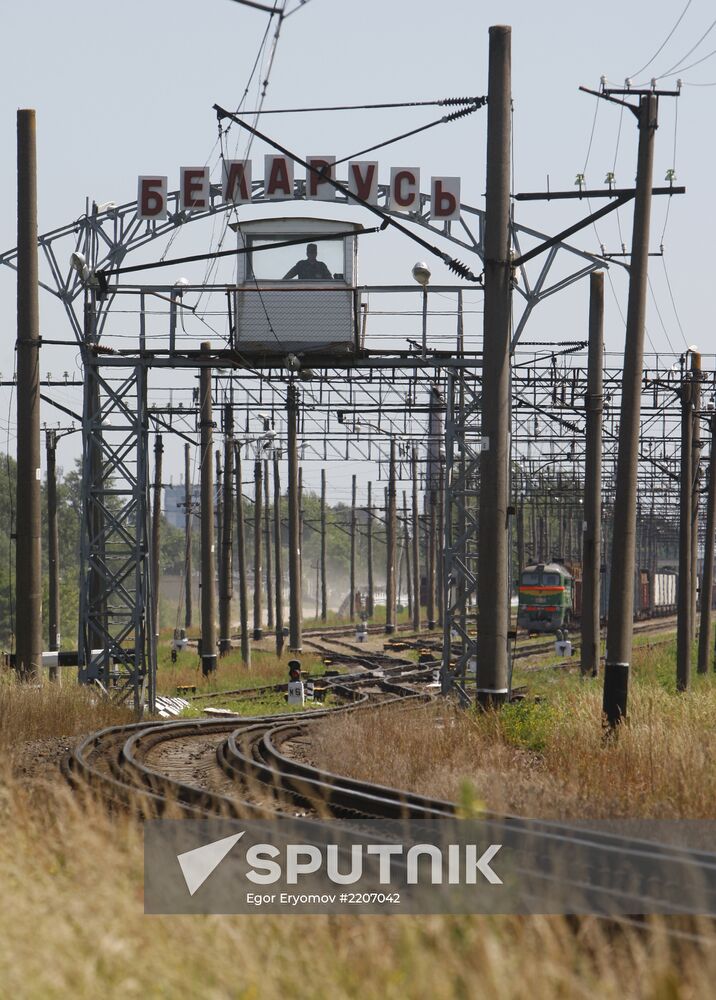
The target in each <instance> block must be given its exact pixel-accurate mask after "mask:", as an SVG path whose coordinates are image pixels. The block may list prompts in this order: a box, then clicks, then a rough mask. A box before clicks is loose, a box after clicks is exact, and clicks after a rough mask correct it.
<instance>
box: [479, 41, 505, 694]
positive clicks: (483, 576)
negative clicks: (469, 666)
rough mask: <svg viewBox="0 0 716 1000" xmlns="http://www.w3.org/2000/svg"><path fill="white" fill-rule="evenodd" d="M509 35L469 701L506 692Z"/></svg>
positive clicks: (492, 232) (499, 92) (498, 108)
mask: <svg viewBox="0 0 716 1000" xmlns="http://www.w3.org/2000/svg"><path fill="white" fill-rule="evenodd" d="M510 79H511V29H510V28H509V27H507V26H506V25H497V26H493V27H491V28H490V56H489V70H488V81H489V82H488V106H487V178H486V189H485V190H486V196H485V279H484V281H485V300H484V341H483V368H482V371H483V382H482V450H481V452H480V458H481V462H480V522H479V554H478V584H477V603H478V627H477V701H478V703H479V704H480V705H482V706H483V707H487V706H490V705H499V704H501V703H502V702H504V701H505V699H506V698H507V690H508V631H509V624H510V617H509V612H510V587H509V579H508V516H507V507H508V503H509V482H508V458H509V434H510V405H509V404H510V394H509V386H510V381H509V379H510V320H511V310H510V302H511V266H510V129H511V103H512V97H511V84H510Z"/></svg>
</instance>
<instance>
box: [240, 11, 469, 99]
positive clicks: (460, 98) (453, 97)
mask: <svg viewBox="0 0 716 1000" xmlns="http://www.w3.org/2000/svg"><path fill="white" fill-rule="evenodd" d="M292 13H293V12H292ZM286 16H288V15H286ZM486 100H487V98H485V97H443V98H441V99H440V100H437V101H387V102H384V103H382V104H333V105H328V106H324V107H311V108H265V109H264V110H262V111H261V112H260V113H261V114H264V115H301V114H312V113H314V112H321V111H383V110H387V109H389V108H444V107H457V106H459V105H461V104H476V103H477V102H479V101H486ZM237 113H238V109H237ZM258 113H259V112H256V111H244V114H245V115H254V114H258Z"/></svg>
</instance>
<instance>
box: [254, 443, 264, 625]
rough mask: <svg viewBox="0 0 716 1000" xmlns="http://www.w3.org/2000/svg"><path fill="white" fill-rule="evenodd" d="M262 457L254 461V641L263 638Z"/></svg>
mask: <svg viewBox="0 0 716 1000" xmlns="http://www.w3.org/2000/svg"><path fill="white" fill-rule="evenodd" d="M262 475H263V470H262V467H261V459H260V458H257V459H256V460H255V462H254V641H255V642H256V641H258V640H259V639H261V638H263V634H264V633H263V628H262V612H261V587H262V583H261V560H262V555H261V532H262V527H263V526H262V523H261V521H262V502H263V482H262Z"/></svg>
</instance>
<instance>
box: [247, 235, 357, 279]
mask: <svg viewBox="0 0 716 1000" xmlns="http://www.w3.org/2000/svg"><path fill="white" fill-rule="evenodd" d="M295 238H296V237H293V236H287V237H286V239H291V240H292V239H295ZM281 239H282V237H281V236H278V235H277V236H271V237H264V236H262V237H250V239H249V250H250V252H249V254H248V260H247V268H246V275H247V278H248V279H249V280H251V279H253V278H255V279H257V280H258V281H281V280H287V281H288V280H292V281H296V280H298V281H336V280H337V281H343V280H344V278H345V276H344V274H343V250H344V244H343V239H335V240H319V241H318V242H314V241H313V240H312V239H311V237H310V236H307V237H306V242H305V243H293V244H292V245H291V246H286V247H276V248H275V249H273V250H261V251H260V252H258V253H254V252H253V251H254V250H255V249H257V248H258V247H261V246H265V245H266V244H271V243H279V242H280V241H281Z"/></svg>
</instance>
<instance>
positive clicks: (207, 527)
mask: <svg viewBox="0 0 716 1000" xmlns="http://www.w3.org/2000/svg"><path fill="white" fill-rule="evenodd" d="M210 352H211V343H210V342H209V341H204V342H203V343H202V345H201V353H202V354H203V355H204V357H205V358H206V359H207V360H208V356H209V354H210ZM199 404H200V408H201V413H200V429H201V670H202V673H203V675H204V676H205V677H207V676H208V675H209V674H211V673H213V672H214V671H215V670H216V591H215V589H214V588H215V576H216V566H215V560H214V475H213V473H214V468H213V454H212V452H213V438H214V419H213V414H212V394H211V368H210V367H209V365H208V364H205V365H202V368H201V372H200V375H199Z"/></svg>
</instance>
